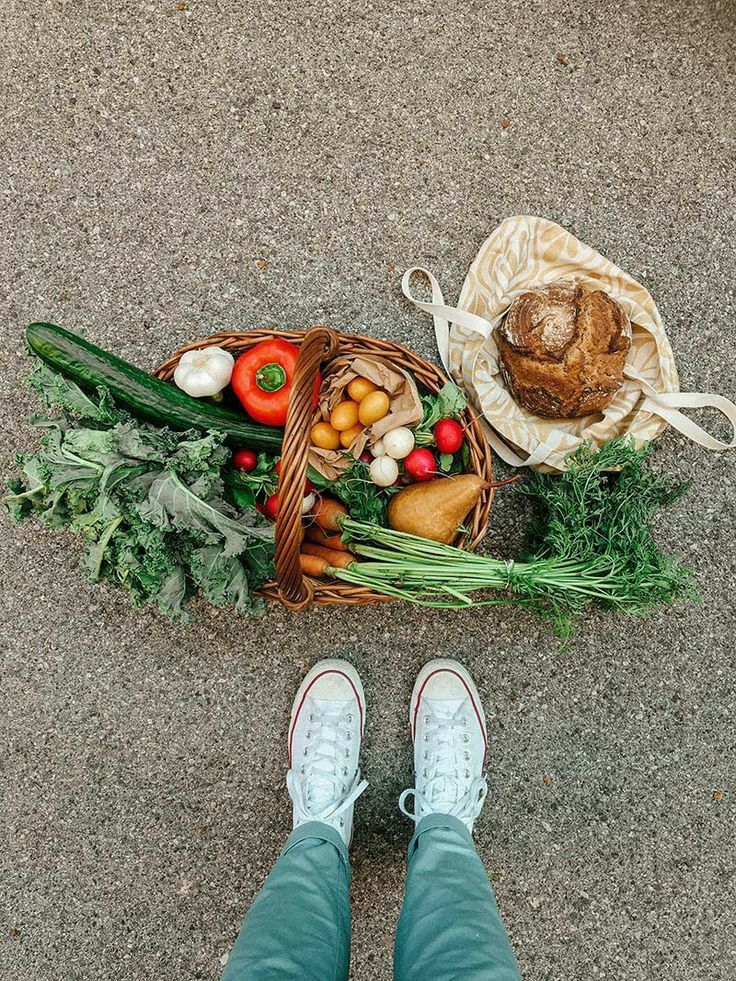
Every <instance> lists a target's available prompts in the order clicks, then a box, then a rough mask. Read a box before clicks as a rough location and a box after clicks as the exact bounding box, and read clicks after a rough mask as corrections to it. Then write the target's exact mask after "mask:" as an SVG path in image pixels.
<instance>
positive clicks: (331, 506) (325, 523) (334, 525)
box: [312, 497, 348, 532]
mask: <svg viewBox="0 0 736 981" xmlns="http://www.w3.org/2000/svg"><path fill="white" fill-rule="evenodd" d="M312 514H313V516H314V520H315V521H316V522H317V524H318V525H319V526H320V528H324V530H325V531H333V532H334V531H339V530H340V519H341V518H346V517H347V514H348V510H347V508H346V507H345V505H344V504H340V502H339V501H336V500H335V499H334V498H333V497H321V498H320V499H319V500H318V501H317V503H316V504H315V505H314V507H313V509H312Z"/></svg>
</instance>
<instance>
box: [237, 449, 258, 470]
mask: <svg viewBox="0 0 736 981" xmlns="http://www.w3.org/2000/svg"><path fill="white" fill-rule="evenodd" d="M232 464H233V466H234V467H235V468H236V469H237V470H244V471H245V472H246V473H250V472H251V470H255V468H256V467H257V466H258V456H257V455H256V453H255V452H254V451H253V450H247V449H242V450H236V451H235V452H234V453H233V459H232Z"/></svg>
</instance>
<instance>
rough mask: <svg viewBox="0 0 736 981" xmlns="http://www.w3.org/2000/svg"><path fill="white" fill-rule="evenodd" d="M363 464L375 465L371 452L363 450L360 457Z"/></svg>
mask: <svg viewBox="0 0 736 981" xmlns="http://www.w3.org/2000/svg"><path fill="white" fill-rule="evenodd" d="M358 459H359V460H360V462H361V463H369V464H370V463H373V454H372V453H371V452H370V450H363V452H362V453H361V454H360V456H359V457H358Z"/></svg>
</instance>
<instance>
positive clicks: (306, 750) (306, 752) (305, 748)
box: [302, 746, 309, 756]
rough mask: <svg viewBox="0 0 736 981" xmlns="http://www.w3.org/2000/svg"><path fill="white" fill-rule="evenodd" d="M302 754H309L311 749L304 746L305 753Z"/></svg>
mask: <svg viewBox="0 0 736 981" xmlns="http://www.w3.org/2000/svg"><path fill="white" fill-rule="evenodd" d="M302 755H304V756H309V750H308V749H307V747H306V746H305V747H304V753H303V754H302Z"/></svg>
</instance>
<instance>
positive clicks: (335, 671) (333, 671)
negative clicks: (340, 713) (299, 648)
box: [289, 668, 364, 766]
mask: <svg viewBox="0 0 736 981" xmlns="http://www.w3.org/2000/svg"><path fill="white" fill-rule="evenodd" d="M326 674H339V675H340V677H342V678H345V680H346V681H347V682H348V683H349V685H350V687H351V688H352V689H353V692H354V693H355V700H356V702H357V703H358V712H359V713H360V740H361V742H362V741H363V735H364V733H363V705H362V703H361V701H360V695H359V694H358V689H357V688H356V687H355V685H354V684H353V679H352V678H351V677H350V675H348V674H345V672H344V671H340V670H338V669H337V668H326V669H325V670H324V671H320V673H319V674H318V675H315V676H314V678H312V680H311V681H310V682H309V684H308V685H307V687H306V689H305V691H304V694H303V695H302V700H301V701H300V702H299V706H298V707H297V710H296V712H295V713H294V718H293V719H292V722H291V728H290V729H289V766H291V762H292V758H291V757H292V744H293V740H294V729H296V723H297V719H298V718H299V713H300V712H301V710H302V709H303V708H304V702H305V701H306V700H307V695H308V694H309V692H310V690H311V688H312V685H313V684H315V682H317V681H319V679H320V678H323V677H324V676H325V675H326Z"/></svg>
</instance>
